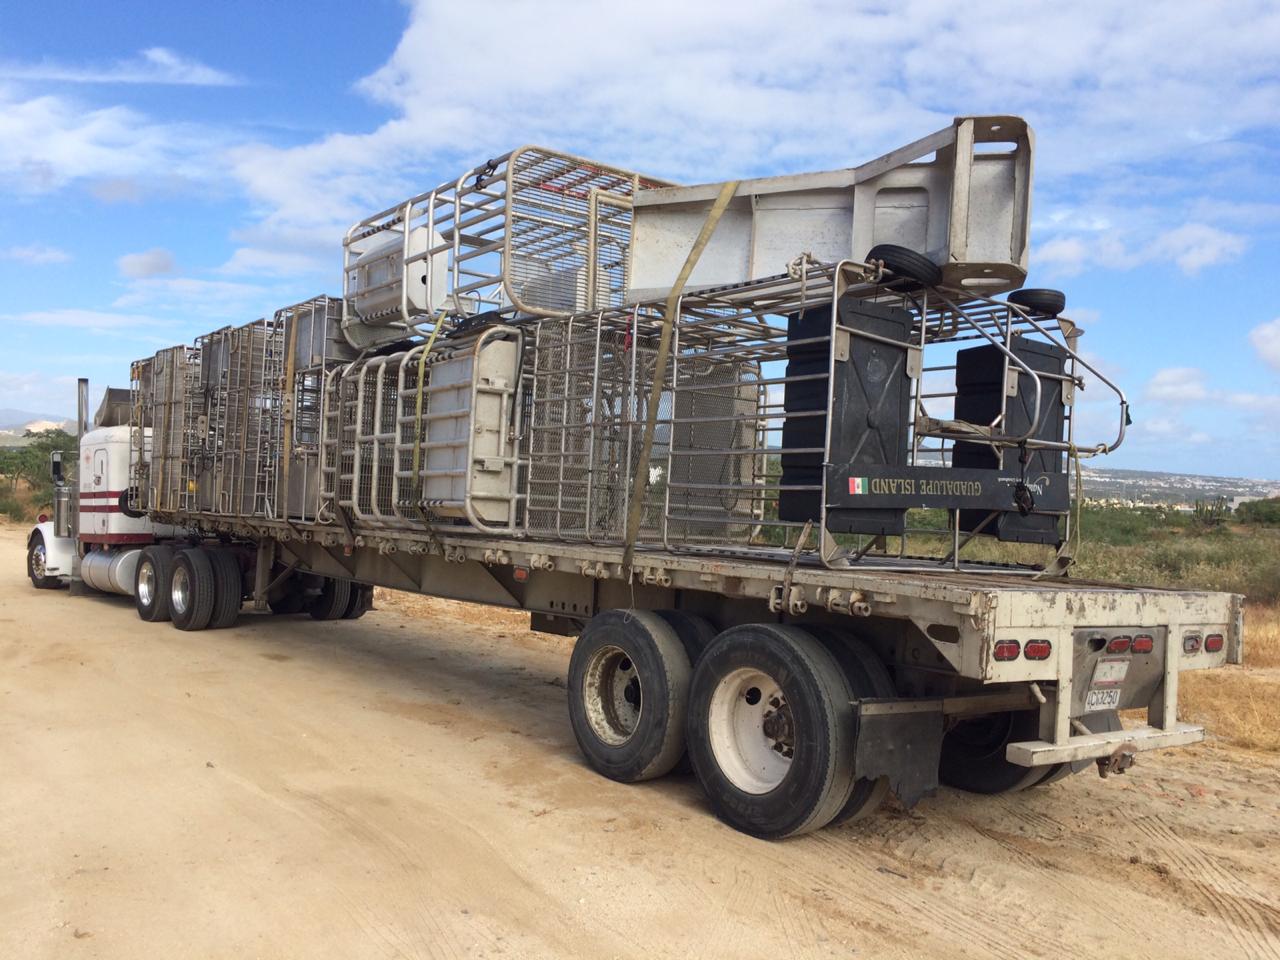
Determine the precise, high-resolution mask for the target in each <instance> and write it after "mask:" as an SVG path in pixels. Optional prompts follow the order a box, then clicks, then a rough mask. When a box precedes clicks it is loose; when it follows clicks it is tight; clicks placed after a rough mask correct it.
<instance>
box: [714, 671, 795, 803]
mask: <svg viewBox="0 0 1280 960" xmlns="http://www.w3.org/2000/svg"><path fill="white" fill-rule="evenodd" d="M708 713H709V715H708V722H707V729H708V732H709V733H710V740H711V752H712V753H713V754H714V755H715V759H716V763H717V764H718V765H719V767H720V771H721V772H722V773H723V774H724V775H725V776H726V777H727V778H728V779H729V782H730V783H732V784H733V785H734V786H735V787H737V788H738V789H739V790H742V791H744V792H746V793H753V794H761V793H768V792H769V791H770V790H773V789H774V788H776V787H777V786H778V785H779V784H780V783H782V781H783V780H784V779H786V776H787V773H788V772H789V771H790V770H791V761H792V758H793V757H794V756H795V739H796V730H795V721H794V719H793V717H792V714H791V707H790V706H789V705H788V704H787V698H786V696H784V695H783V693H782V689H781V687H780V686H779V685H778V682H777V681H776V680H775V679H774V678H773V677H771V676H769V674H767V673H765V672H764V671H762V670H756V669H754V668H750V667H742V668H739V669H737V670H734V671H733V672H732V673H729V674H728V675H726V676H725V677H724V678H723V679H722V680H721V681H720V682H719V683H718V684H717V685H716V688H715V691H714V692H713V693H712V694H711V704H710V706H709V708H708Z"/></svg>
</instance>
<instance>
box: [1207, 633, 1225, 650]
mask: <svg viewBox="0 0 1280 960" xmlns="http://www.w3.org/2000/svg"><path fill="white" fill-rule="evenodd" d="M1221 649H1222V634H1220V633H1211V634H1209V635H1208V636H1207V637H1205V638H1204V650H1205V653H1217V652H1218V651H1219V650H1221Z"/></svg>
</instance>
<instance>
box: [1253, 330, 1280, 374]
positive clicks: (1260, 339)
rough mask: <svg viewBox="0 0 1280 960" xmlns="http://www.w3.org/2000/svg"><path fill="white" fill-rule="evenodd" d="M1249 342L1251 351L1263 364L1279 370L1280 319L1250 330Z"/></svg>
mask: <svg viewBox="0 0 1280 960" xmlns="http://www.w3.org/2000/svg"><path fill="white" fill-rule="evenodd" d="M1249 342H1250V343H1252V344H1253V349H1254V350H1256V351H1257V352H1258V356H1259V357H1261V358H1262V362H1263V363H1265V364H1267V366H1269V367H1271V368H1273V369H1275V370H1280V317H1276V319H1274V320H1270V321H1268V322H1267V323H1260V324H1258V326H1256V327H1254V328H1253V329H1252V330H1250V331H1249Z"/></svg>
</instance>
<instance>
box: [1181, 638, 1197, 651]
mask: <svg viewBox="0 0 1280 960" xmlns="http://www.w3.org/2000/svg"><path fill="white" fill-rule="evenodd" d="M1199 650H1200V634H1198V633H1188V634H1187V635H1186V636H1185V637H1183V638H1182V652H1183V653H1197V652H1198V651H1199Z"/></svg>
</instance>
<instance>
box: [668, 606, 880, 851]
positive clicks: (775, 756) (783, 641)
mask: <svg viewBox="0 0 1280 960" xmlns="http://www.w3.org/2000/svg"><path fill="white" fill-rule="evenodd" d="M852 696H853V695H852V691H851V690H850V689H849V683H848V681H847V680H846V679H845V675H844V671H843V670H842V669H841V667H840V664H839V663H838V662H837V661H836V658H835V657H834V656H833V655H832V654H831V651H829V650H828V649H827V647H826V646H825V645H824V644H823V643H822V642H821V641H819V640H818V639H817V638H816V637H814V636H813V635H812V634H810V633H808V632H806V631H804V630H801V629H800V628H798V627H794V626H785V625H780V624H748V625H744V626H739V627H734V628H732V629H730V630H726V631H725V632H724V633H722V634H720V636H719V637H717V638H716V641H715V643H713V644H712V645H711V647H710V648H709V649H708V650H707V651H706V653H704V654H703V655H702V659H701V660H699V661H698V666H697V669H695V670H694V672H693V685H692V687H691V688H690V695H689V757H690V759H691V760H692V761H693V769H694V772H695V773H696V774H697V776H698V780H699V782H700V783H701V784H702V788H703V789H704V790H705V791H706V793H707V796H708V798H710V800H711V805H712V808H713V809H714V810H715V812H716V815H717V816H719V817H720V819H721V820H723V821H724V822H725V823H727V824H729V825H730V826H731V827H734V828H735V829H737V830H741V831H742V832H744V833H749V834H751V835H752V836H755V837H761V838H764V839H769V840H779V839H782V838H784V837H793V836H797V835H799V834H802V833H808V832H810V831H812V830H817V829H819V828H821V827H824V826H826V825H827V824H828V823H830V822H831V820H832V819H833V818H834V817H835V816H836V815H837V814H838V813H839V812H840V811H841V810H843V809H844V806H845V804H846V803H847V802H848V800H849V797H850V795H851V794H852V792H853V789H854V776H853V756H854V746H855V741H854V737H855V730H854V722H853V721H854V712H853V706H852V704H851V703H850V700H851V699H852Z"/></svg>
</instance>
